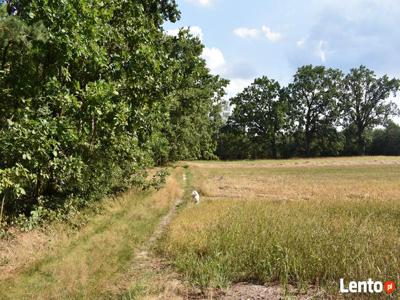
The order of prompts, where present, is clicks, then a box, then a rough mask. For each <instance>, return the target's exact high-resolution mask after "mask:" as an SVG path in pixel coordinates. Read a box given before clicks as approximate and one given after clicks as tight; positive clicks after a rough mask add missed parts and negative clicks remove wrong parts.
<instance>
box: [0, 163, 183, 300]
mask: <svg viewBox="0 0 400 300" xmlns="http://www.w3.org/2000/svg"><path fill="white" fill-rule="evenodd" d="M181 180H182V170H181V169H176V170H174V171H173V174H172V176H170V178H169V179H168V181H167V184H166V186H165V187H164V188H163V189H162V190H160V191H158V192H153V193H150V192H134V191H132V192H130V193H127V194H125V195H124V196H123V197H120V198H119V199H117V200H115V201H109V202H110V203H108V204H107V207H106V208H105V210H104V212H103V213H102V214H100V215H96V216H94V217H92V218H91V219H90V220H89V223H88V225H87V226H86V227H85V228H83V229H82V230H80V231H79V232H77V233H73V234H72V236H71V237H69V238H68V239H60V241H58V242H56V243H54V246H52V247H47V248H45V249H44V250H43V251H42V252H41V253H36V254H35V255H36V256H37V259H33V261H32V262H30V263H28V264H27V265H25V266H22V267H20V268H18V269H17V270H16V271H15V272H12V273H10V274H9V275H8V276H5V278H4V279H2V280H1V281H0V299H118V298H119V299H129V298H135V297H137V295H139V294H143V293H146V292H147V291H146V283H145V281H146V276H145V274H139V275H138V274H135V272H137V271H138V270H139V269H140V268H138V267H137V266H135V264H136V265H137V263H138V262H137V261H140V259H139V258H140V255H143V253H145V252H146V251H148V248H149V247H150V246H151V243H153V242H154V240H155V239H157V238H158V236H157V235H159V234H160V232H161V230H162V229H160V227H157V226H159V224H160V220H162V218H163V217H164V216H165V215H167V214H168V212H169V211H170V210H171V207H175V205H176V201H177V199H180V198H181V197H182V192H183V191H182V188H181V185H182V184H181ZM165 220H166V219H164V221H163V222H166V221H165ZM162 226H165V225H162ZM155 231H156V233H154V232H155ZM157 232H159V233H157ZM149 241H150V242H149ZM147 275H148V276H151V274H150V275H149V274H147ZM3 277H4V276H3ZM147 280H148V278H147Z"/></svg>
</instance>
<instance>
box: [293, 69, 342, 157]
mask: <svg viewBox="0 0 400 300" xmlns="http://www.w3.org/2000/svg"><path fill="white" fill-rule="evenodd" d="M342 76H343V75H342V73H341V72H340V71H339V70H336V69H326V68H325V67H323V66H317V67H313V66H311V65H307V66H303V67H301V68H299V69H298V71H297V73H296V74H295V75H294V81H293V83H291V84H290V85H289V87H288V93H289V115H290V120H291V122H292V124H291V130H292V131H300V132H303V133H304V151H305V154H306V155H307V156H310V155H311V147H312V143H313V141H314V139H315V137H316V136H317V135H318V134H320V133H322V132H323V131H324V130H326V129H327V128H331V127H333V126H334V125H335V123H336V122H337V120H338V116H339V110H338V107H337V103H338V100H339V98H340V97H341V79H342Z"/></svg>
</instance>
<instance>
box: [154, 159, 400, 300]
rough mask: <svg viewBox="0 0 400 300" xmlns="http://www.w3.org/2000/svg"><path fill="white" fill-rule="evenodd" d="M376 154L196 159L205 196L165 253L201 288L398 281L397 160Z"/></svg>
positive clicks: (331, 286)
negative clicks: (240, 284) (297, 158)
mask: <svg viewBox="0 0 400 300" xmlns="http://www.w3.org/2000/svg"><path fill="white" fill-rule="evenodd" d="M375 160H376V158H363V159H355V160H354V161H351V162H354V165H352V164H350V165H349V164H348V162H349V161H348V160H342V161H341V162H340V163H338V162H339V160H335V159H329V160H317V161H312V165H310V166H304V161H305V160H301V161H295V160H290V161H287V162H285V161H281V162H280V163H282V164H283V165H282V166H273V167H271V165H273V164H274V162H270V161H268V162H256V163H255V162H252V163H249V162H244V163H243V164H242V163H236V162H235V163H225V164H224V163H221V162H219V163H215V164H212V163H204V164H201V163H195V164H193V165H192V167H191V171H192V172H193V177H194V181H195V185H196V184H197V186H199V187H200V189H201V190H202V191H203V202H202V204H201V205H200V206H198V207H195V206H188V207H187V208H185V209H184V211H182V213H181V214H180V215H179V216H178V217H177V218H176V220H175V221H174V222H173V224H172V225H171V228H170V230H169V232H168V235H167V237H166V238H165V240H164V241H163V248H162V249H164V250H163V251H164V255H166V256H167V257H168V258H169V259H170V260H171V261H172V262H173V264H174V265H175V266H176V267H177V268H178V270H179V271H180V272H182V273H183V274H184V275H185V277H186V278H187V279H188V280H189V281H190V282H192V283H193V284H194V285H197V286H200V287H202V288H205V287H225V286H227V285H230V284H232V283H235V282H243V281H245V282H255V283H261V284H263V283H267V282H277V281H279V282H281V283H282V284H283V285H285V284H287V283H290V284H293V285H296V286H298V287H299V288H300V289H301V288H304V289H306V288H307V287H308V286H309V285H317V286H319V287H323V288H325V289H328V290H329V291H330V292H331V293H333V294H334V293H337V292H338V283H339V279H340V278H344V279H345V280H347V281H348V280H367V279H368V278H372V279H374V280H382V281H386V280H389V279H391V280H395V281H397V282H398V281H399V273H398V272H399V269H400V255H399V253H400V190H399V186H400V167H399V165H398V162H400V160H399V159H397V160H396V159H394V162H393V163H390V162H389V163H387V162H386V161H387V160H386V159H382V160H380V159H378V161H375ZM308 161H310V160H308ZM382 161H383V162H385V163H384V164H380V162H382ZM296 162H299V166H295V165H294V164H295V163H296ZM326 162H328V165H321V163H324V164H325V163H326ZM342 162H343V163H342ZM329 164H330V165H329ZM241 190H244V191H245V192H243V193H241V192H240V191H241ZM254 191H256V192H254ZM237 194H239V196H238V197H235V198H232V197H231V196H232V195H237ZM279 195H281V196H282V198H281V199H279Z"/></svg>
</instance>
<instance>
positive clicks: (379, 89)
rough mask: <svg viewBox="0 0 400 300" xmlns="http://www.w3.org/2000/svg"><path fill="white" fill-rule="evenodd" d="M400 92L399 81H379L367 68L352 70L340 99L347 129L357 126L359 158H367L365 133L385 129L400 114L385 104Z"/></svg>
mask: <svg viewBox="0 0 400 300" xmlns="http://www.w3.org/2000/svg"><path fill="white" fill-rule="evenodd" d="M398 89H399V81H398V80H396V79H389V77H388V76H387V75H384V76H383V77H380V78H377V77H376V75H375V73H374V72H373V71H371V70H369V69H368V68H366V67H365V66H360V67H359V68H356V69H352V70H351V71H350V73H349V74H348V75H347V76H346V77H345V79H344V90H345V93H344V96H343V98H341V108H342V110H343V120H344V125H345V127H349V126H351V125H352V124H354V126H355V131H356V132H355V134H356V138H357V148H358V154H359V155H364V154H365V146H366V143H365V131H366V130H367V129H372V128H373V127H374V126H378V125H384V124H385V123H386V121H387V120H388V118H389V117H390V116H393V115H395V114H397V113H398V110H397V107H396V105H395V104H394V103H393V102H388V101H386V100H387V99H388V97H389V96H390V95H391V94H392V93H393V94H395V93H396V92H397V91H398Z"/></svg>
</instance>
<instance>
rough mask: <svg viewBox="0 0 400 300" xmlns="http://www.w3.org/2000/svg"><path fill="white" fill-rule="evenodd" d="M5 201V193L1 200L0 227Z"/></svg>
mask: <svg viewBox="0 0 400 300" xmlns="http://www.w3.org/2000/svg"><path fill="white" fill-rule="evenodd" d="M5 201H6V193H4V195H3V199H2V200H1V209H0V227H1V223H2V222H3V211H4V202H5Z"/></svg>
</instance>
